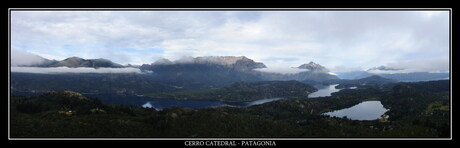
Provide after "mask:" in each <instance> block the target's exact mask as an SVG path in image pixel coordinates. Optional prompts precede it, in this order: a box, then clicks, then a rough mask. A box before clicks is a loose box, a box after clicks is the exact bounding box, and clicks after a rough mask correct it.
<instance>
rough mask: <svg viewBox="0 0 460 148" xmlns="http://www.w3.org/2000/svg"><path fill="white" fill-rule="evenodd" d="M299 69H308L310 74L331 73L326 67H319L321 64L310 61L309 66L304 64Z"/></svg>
mask: <svg viewBox="0 0 460 148" xmlns="http://www.w3.org/2000/svg"><path fill="white" fill-rule="evenodd" d="M297 68H299V69H307V70H309V71H310V72H317V73H326V72H329V70H328V69H327V68H326V67H324V66H322V65H319V64H316V63H315V62H313V61H310V63H308V64H302V65H300V66H299V67H297Z"/></svg>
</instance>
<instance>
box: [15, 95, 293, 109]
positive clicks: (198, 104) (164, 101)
mask: <svg viewBox="0 0 460 148" xmlns="http://www.w3.org/2000/svg"><path fill="white" fill-rule="evenodd" d="M13 94H15V95H22V96H38V95H40V94H42V93H32V92H13ZM82 94H83V95H85V96H88V97H91V98H97V99H99V100H100V101H101V102H102V103H104V104H117V105H124V106H142V107H144V108H154V109H156V110H162V109H164V108H171V107H188V108H196V109H198V108H207V107H219V106H233V107H249V106H253V105H259V104H263V103H267V102H272V101H277V100H282V99H285V98H262V99H259V100H255V101H250V102H222V101H215V100H175V99H169V98H151V97H147V96H141V95H133V94H116V93H109V94H107V93H105V94H104V93H99V94H92V93H82Z"/></svg>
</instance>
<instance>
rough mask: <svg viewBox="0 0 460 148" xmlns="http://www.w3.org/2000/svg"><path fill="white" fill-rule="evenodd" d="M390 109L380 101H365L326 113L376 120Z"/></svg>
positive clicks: (353, 118)
mask: <svg viewBox="0 0 460 148" xmlns="http://www.w3.org/2000/svg"><path fill="white" fill-rule="evenodd" d="M387 111H388V109H386V108H385V107H383V105H382V103H381V102H380V101H364V102H361V103H359V104H357V105H355V106H352V107H350V108H345V109H341V110H336V111H332V112H327V113H324V114H323V115H329V116H332V117H339V118H342V117H345V116H346V117H347V118H349V119H351V120H376V119H379V118H380V117H381V116H382V115H383V114H384V113H385V112H387Z"/></svg>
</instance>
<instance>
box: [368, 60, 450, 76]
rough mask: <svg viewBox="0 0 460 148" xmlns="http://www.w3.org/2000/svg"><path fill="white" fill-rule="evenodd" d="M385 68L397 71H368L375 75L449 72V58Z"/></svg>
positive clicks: (396, 64) (404, 63)
mask: <svg viewBox="0 0 460 148" xmlns="http://www.w3.org/2000/svg"><path fill="white" fill-rule="evenodd" d="M386 67H387V68H391V69H397V70H370V71H368V72H370V73H375V74H393V73H412V72H449V58H448V57H441V58H431V59H423V60H409V61H399V62H392V63H388V64H387V66H386Z"/></svg>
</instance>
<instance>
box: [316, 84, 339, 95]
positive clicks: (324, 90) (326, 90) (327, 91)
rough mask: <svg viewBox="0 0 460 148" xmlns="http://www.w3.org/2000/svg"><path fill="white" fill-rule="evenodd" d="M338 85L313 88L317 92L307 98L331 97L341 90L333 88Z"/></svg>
mask: <svg viewBox="0 0 460 148" xmlns="http://www.w3.org/2000/svg"><path fill="white" fill-rule="evenodd" d="M337 85H339V84H332V85H328V86H323V85H317V86H315V87H316V88H317V89H318V91H316V92H313V93H311V94H309V95H308V98H318V97H328V96H331V94H332V93H335V92H338V91H340V90H341V89H336V88H335V87H336V86H337Z"/></svg>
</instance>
